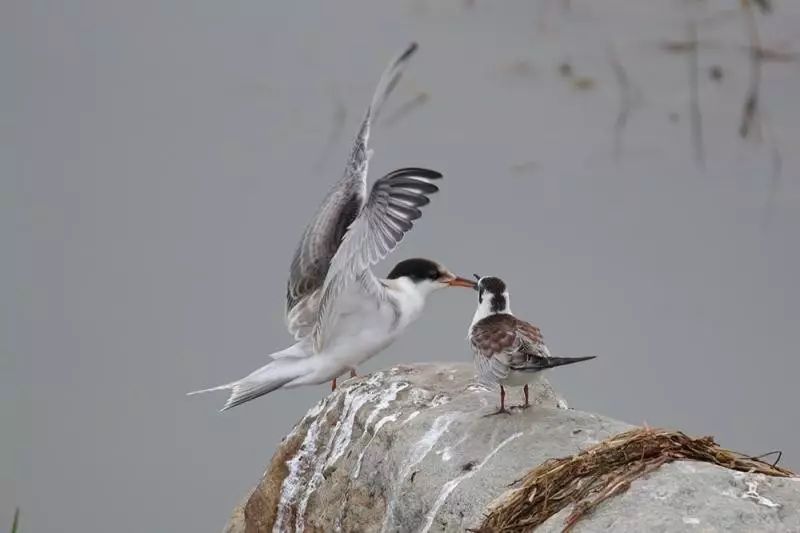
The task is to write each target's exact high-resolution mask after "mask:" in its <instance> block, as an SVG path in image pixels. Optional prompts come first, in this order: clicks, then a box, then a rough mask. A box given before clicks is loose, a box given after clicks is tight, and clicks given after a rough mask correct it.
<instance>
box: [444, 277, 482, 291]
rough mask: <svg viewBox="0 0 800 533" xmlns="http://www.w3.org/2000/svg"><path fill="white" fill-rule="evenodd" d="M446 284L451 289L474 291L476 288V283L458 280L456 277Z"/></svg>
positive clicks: (463, 279)
mask: <svg viewBox="0 0 800 533" xmlns="http://www.w3.org/2000/svg"><path fill="white" fill-rule="evenodd" d="M447 284H448V285H450V286H451V287H467V288H468V289H474V288H475V287H476V283H475V282H474V281H472V280H470V279H466V278H460V277H458V276H455V277H453V278H452V279H450V280H448V281H447Z"/></svg>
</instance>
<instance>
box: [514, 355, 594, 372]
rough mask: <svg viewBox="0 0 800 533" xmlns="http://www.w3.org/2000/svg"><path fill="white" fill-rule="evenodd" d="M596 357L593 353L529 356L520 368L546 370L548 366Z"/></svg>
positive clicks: (569, 363)
mask: <svg viewBox="0 0 800 533" xmlns="http://www.w3.org/2000/svg"><path fill="white" fill-rule="evenodd" d="M596 357H597V356H595V355H590V356H587V357H541V356H535V357H529V358H528V361H527V362H526V364H525V366H524V367H523V368H522V369H521V370H525V371H527V372H539V371H541V370H547V369H548V368H554V367H557V366H563V365H571V364H573V363H580V362H581V361H588V360H590V359H595V358H596Z"/></svg>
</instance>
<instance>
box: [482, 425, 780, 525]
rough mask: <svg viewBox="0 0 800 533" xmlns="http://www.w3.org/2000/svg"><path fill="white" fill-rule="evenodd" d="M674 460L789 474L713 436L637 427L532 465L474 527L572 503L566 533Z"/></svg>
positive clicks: (522, 519) (534, 521)
mask: <svg viewBox="0 0 800 533" xmlns="http://www.w3.org/2000/svg"><path fill="white" fill-rule="evenodd" d="M675 460H694V461H702V462H708V463H712V464H716V465H719V466H723V467H726V468H730V469H733V470H738V471H742V472H755V473H760V474H765V475H771V476H778V477H791V476H793V474H792V472H790V471H788V470H786V469H783V468H780V467H777V466H773V465H770V464H769V463H766V462H764V461H761V460H759V459H757V458H752V457H747V456H745V455H742V454H738V453H735V452H731V451H728V450H725V449H722V448H720V447H719V446H718V445H717V444H716V443H715V442H714V439H713V438H712V437H702V438H697V439H693V438H690V437H688V436H687V435H685V434H683V433H681V432H676V431H667V430H663V429H649V428H637V429H633V430H631V431H627V432H625V433H621V434H619V435H616V436H614V437H611V438H609V439H607V440H605V441H604V442H602V443H600V444H598V445H596V446H593V447H592V448H589V449H588V450H586V451H583V452H581V453H579V454H577V455H574V456H571V457H563V458H560V459H550V460H548V461H546V462H544V463H543V464H541V465H539V466H538V467H536V468H534V469H533V470H531V471H530V472H528V473H527V474H526V475H525V476H523V478H522V479H521V480H520V481H519V486H518V487H517V488H514V489H512V490H509V491H508V492H506V493H505V494H503V495H502V496H501V497H500V498H499V499H498V500H497V501H496V502H495V503H494V504H493V505H492V507H491V508H490V510H489V512H488V514H487V515H486V516H485V518H484V520H483V523H482V524H481V526H480V528H479V529H478V530H477V531H481V532H489V531H491V532H495V531H532V530H533V529H534V528H536V527H537V526H538V525H539V524H541V523H543V522H545V521H546V520H547V519H548V518H550V517H551V516H552V515H554V514H556V513H558V512H559V511H561V510H562V509H564V508H566V507H568V506H569V505H573V504H574V507H573V510H572V512H571V514H570V515H569V517H568V518H567V519H566V521H565V523H564V531H570V530H571V529H572V528H573V527H574V526H575V524H576V523H577V522H578V521H580V520H581V519H582V518H583V517H585V516H586V515H587V514H589V513H591V512H592V510H593V509H594V508H596V507H597V506H598V505H600V504H601V503H602V502H604V501H605V500H607V499H609V498H611V497H613V496H615V495H617V494H621V493H623V492H625V491H626V490H627V489H628V488H629V487H630V486H631V484H632V483H633V482H634V481H636V480H637V479H639V478H641V477H642V476H645V475H647V474H649V473H651V472H653V471H655V470H657V469H658V468H660V467H661V466H662V465H664V464H666V463H669V462H672V461H675Z"/></svg>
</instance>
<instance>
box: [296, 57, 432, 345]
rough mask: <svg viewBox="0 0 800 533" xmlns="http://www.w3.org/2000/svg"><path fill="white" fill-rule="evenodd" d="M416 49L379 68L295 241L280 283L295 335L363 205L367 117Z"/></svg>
mask: <svg viewBox="0 0 800 533" xmlns="http://www.w3.org/2000/svg"><path fill="white" fill-rule="evenodd" d="M416 50H417V45H416V43H412V44H411V45H409V46H408V47H407V48H406V49H405V50H404V51H403V53H402V54H400V55H399V56H398V57H397V58H396V59H395V60H394V61H392V62H391V63H390V64H389V66H388V67H387V68H386V70H385V71H384V73H383V75H382V76H381V79H380V81H379V82H378V86H377V87H376V89H375V93H374V95H373V97H372V102H371V103H370V106H369V108H367V112H366V115H365V116H364V120H363V121H362V122H361V127H360V128H359V130H358V134H357V135H356V139H355V142H354V144H353V149H352V151H351V153H350V158H349V160H348V162H347V166H346V167H345V170H344V175H343V176H342V179H341V180H339V182H338V183H337V184H336V185H335V186H334V188H333V189H332V190H331V191H330V192H329V193H328V195H327V196H326V197H325V200H324V201H323V202H322V205H321V206H320V208H319V209H318V210H317V213H316V214H315V215H314V218H313V219H312V220H311V222H310V223H309V225H308V226H307V227H306V229H305V231H304V232H303V236H302V238H301V239H300V243H299V244H298V245H297V250H296V251H295V254H294V259H293V260H292V266H291V269H290V272H289V281H288V283H287V286H286V323H287V327H288V328H289V332H290V333H292V334H293V335H294V336H295V338H296V339H300V338H302V337H305V336H307V335H308V334H310V333H311V330H312V327H313V325H314V323H315V322H316V318H317V312H318V309H319V302H320V298H321V292H320V291H321V288H322V285H323V283H324V282H325V277H326V275H327V274H328V269H329V268H330V264H331V260H332V259H333V257H334V255H335V254H336V250H338V248H339V245H340V243H341V242H342V238H343V237H344V235H345V233H346V232H347V228H348V227H349V226H350V224H352V223H353V221H354V220H355V219H356V217H357V216H358V214H359V212H360V211H361V209H362V207H363V206H364V201H365V197H366V190H367V189H366V187H367V167H368V161H369V156H370V150H369V149H368V141H369V134H370V127H371V125H372V121H373V120H374V119H375V117H376V116H377V115H378V113H379V111H380V109H381V106H382V104H383V102H384V101H385V100H386V98H387V96H389V94H390V93H391V91H392V89H393V88H394V87H395V85H397V82H398V81H399V80H400V76H401V75H402V71H403V67H404V66H405V65H406V63H407V62H408V59H409V58H410V57H411V56H412V55H413V54H414V52H415V51H416Z"/></svg>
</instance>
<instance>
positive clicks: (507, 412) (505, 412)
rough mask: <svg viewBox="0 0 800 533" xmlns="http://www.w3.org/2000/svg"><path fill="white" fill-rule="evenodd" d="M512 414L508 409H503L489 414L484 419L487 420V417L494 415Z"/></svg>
mask: <svg viewBox="0 0 800 533" xmlns="http://www.w3.org/2000/svg"><path fill="white" fill-rule="evenodd" d="M510 414H511V411H509V410H508V409H504V408H501V409H498V410H497V411H495V412H494V413H489V414H488V415H483V417H484V418H486V417H489V416H494V415H510Z"/></svg>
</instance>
